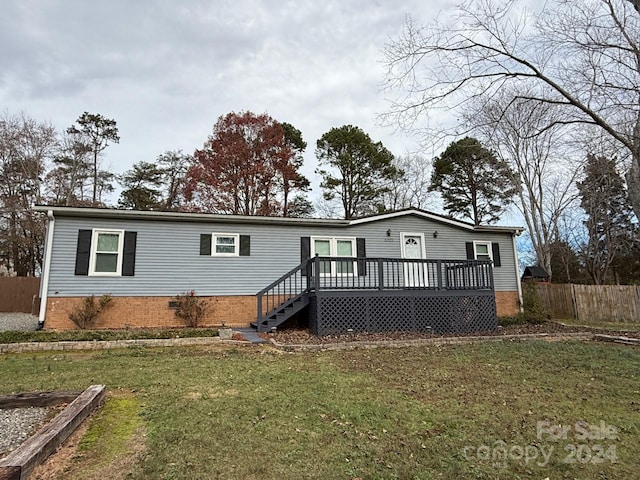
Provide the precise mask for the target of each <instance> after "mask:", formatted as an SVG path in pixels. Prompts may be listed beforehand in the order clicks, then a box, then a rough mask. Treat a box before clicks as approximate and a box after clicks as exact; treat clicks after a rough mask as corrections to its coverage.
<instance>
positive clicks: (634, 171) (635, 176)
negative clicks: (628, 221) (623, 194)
mask: <svg viewBox="0 0 640 480" xmlns="http://www.w3.org/2000/svg"><path fill="white" fill-rule="evenodd" d="M638 165H640V157H639V156H636V155H634V158H633V162H632V164H631V168H630V169H629V172H628V173H627V192H628V194H629V200H630V201H631V206H632V207H633V211H634V212H635V214H636V217H637V218H638V219H640V167H639V166H638Z"/></svg>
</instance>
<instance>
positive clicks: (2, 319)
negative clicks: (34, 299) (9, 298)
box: [0, 312, 38, 331]
mask: <svg viewBox="0 0 640 480" xmlns="http://www.w3.org/2000/svg"><path fill="white" fill-rule="evenodd" d="M37 326H38V317H37V316H36V315H31V314H29V313H20V312H0V330H20V331H29V330H35V329H36V328H37Z"/></svg>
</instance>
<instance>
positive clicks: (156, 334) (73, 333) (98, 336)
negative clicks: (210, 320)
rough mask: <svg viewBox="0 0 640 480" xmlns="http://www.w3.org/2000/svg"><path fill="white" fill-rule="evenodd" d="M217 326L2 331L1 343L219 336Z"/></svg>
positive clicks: (0, 334)
mask: <svg viewBox="0 0 640 480" xmlns="http://www.w3.org/2000/svg"><path fill="white" fill-rule="evenodd" d="M217 336H218V330H217V329H215V328H169V329H160V328H157V329H140V330H138V329H134V330H65V331H61V332H55V331H49V330H40V331H29V332H21V331H14V330H11V331H0V343H21V342H68V341H93V340H96V341H97V340H139V339H147V338H191V337H217Z"/></svg>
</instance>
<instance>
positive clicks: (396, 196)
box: [383, 153, 433, 210]
mask: <svg viewBox="0 0 640 480" xmlns="http://www.w3.org/2000/svg"><path fill="white" fill-rule="evenodd" d="M393 162H394V165H395V167H396V170H397V171H398V172H404V173H403V174H402V175H396V176H395V177H393V178H392V179H390V180H389V182H388V183H387V192H385V194H384V195H383V203H384V207H385V208H386V209H388V210H401V209H403V208H411V207H413V208H419V209H422V210H424V209H428V208H430V206H431V205H432V204H433V194H431V193H430V192H429V185H430V183H431V173H430V169H431V165H430V162H429V161H428V160H427V159H426V158H424V157H422V156H420V155H414V154H410V153H407V154H405V155H403V156H401V157H395V158H394V160H393Z"/></svg>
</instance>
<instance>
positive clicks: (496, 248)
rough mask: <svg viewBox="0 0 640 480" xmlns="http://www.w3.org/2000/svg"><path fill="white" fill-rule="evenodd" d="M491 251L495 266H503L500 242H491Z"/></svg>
mask: <svg viewBox="0 0 640 480" xmlns="http://www.w3.org/2000/svg"><path fill="white" fill-rule="evenodd" d="M491 253H492V256H493V266H494V267H501V266H502V262H501V261H500V244H499V243H492V244H491Z"/></svg>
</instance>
